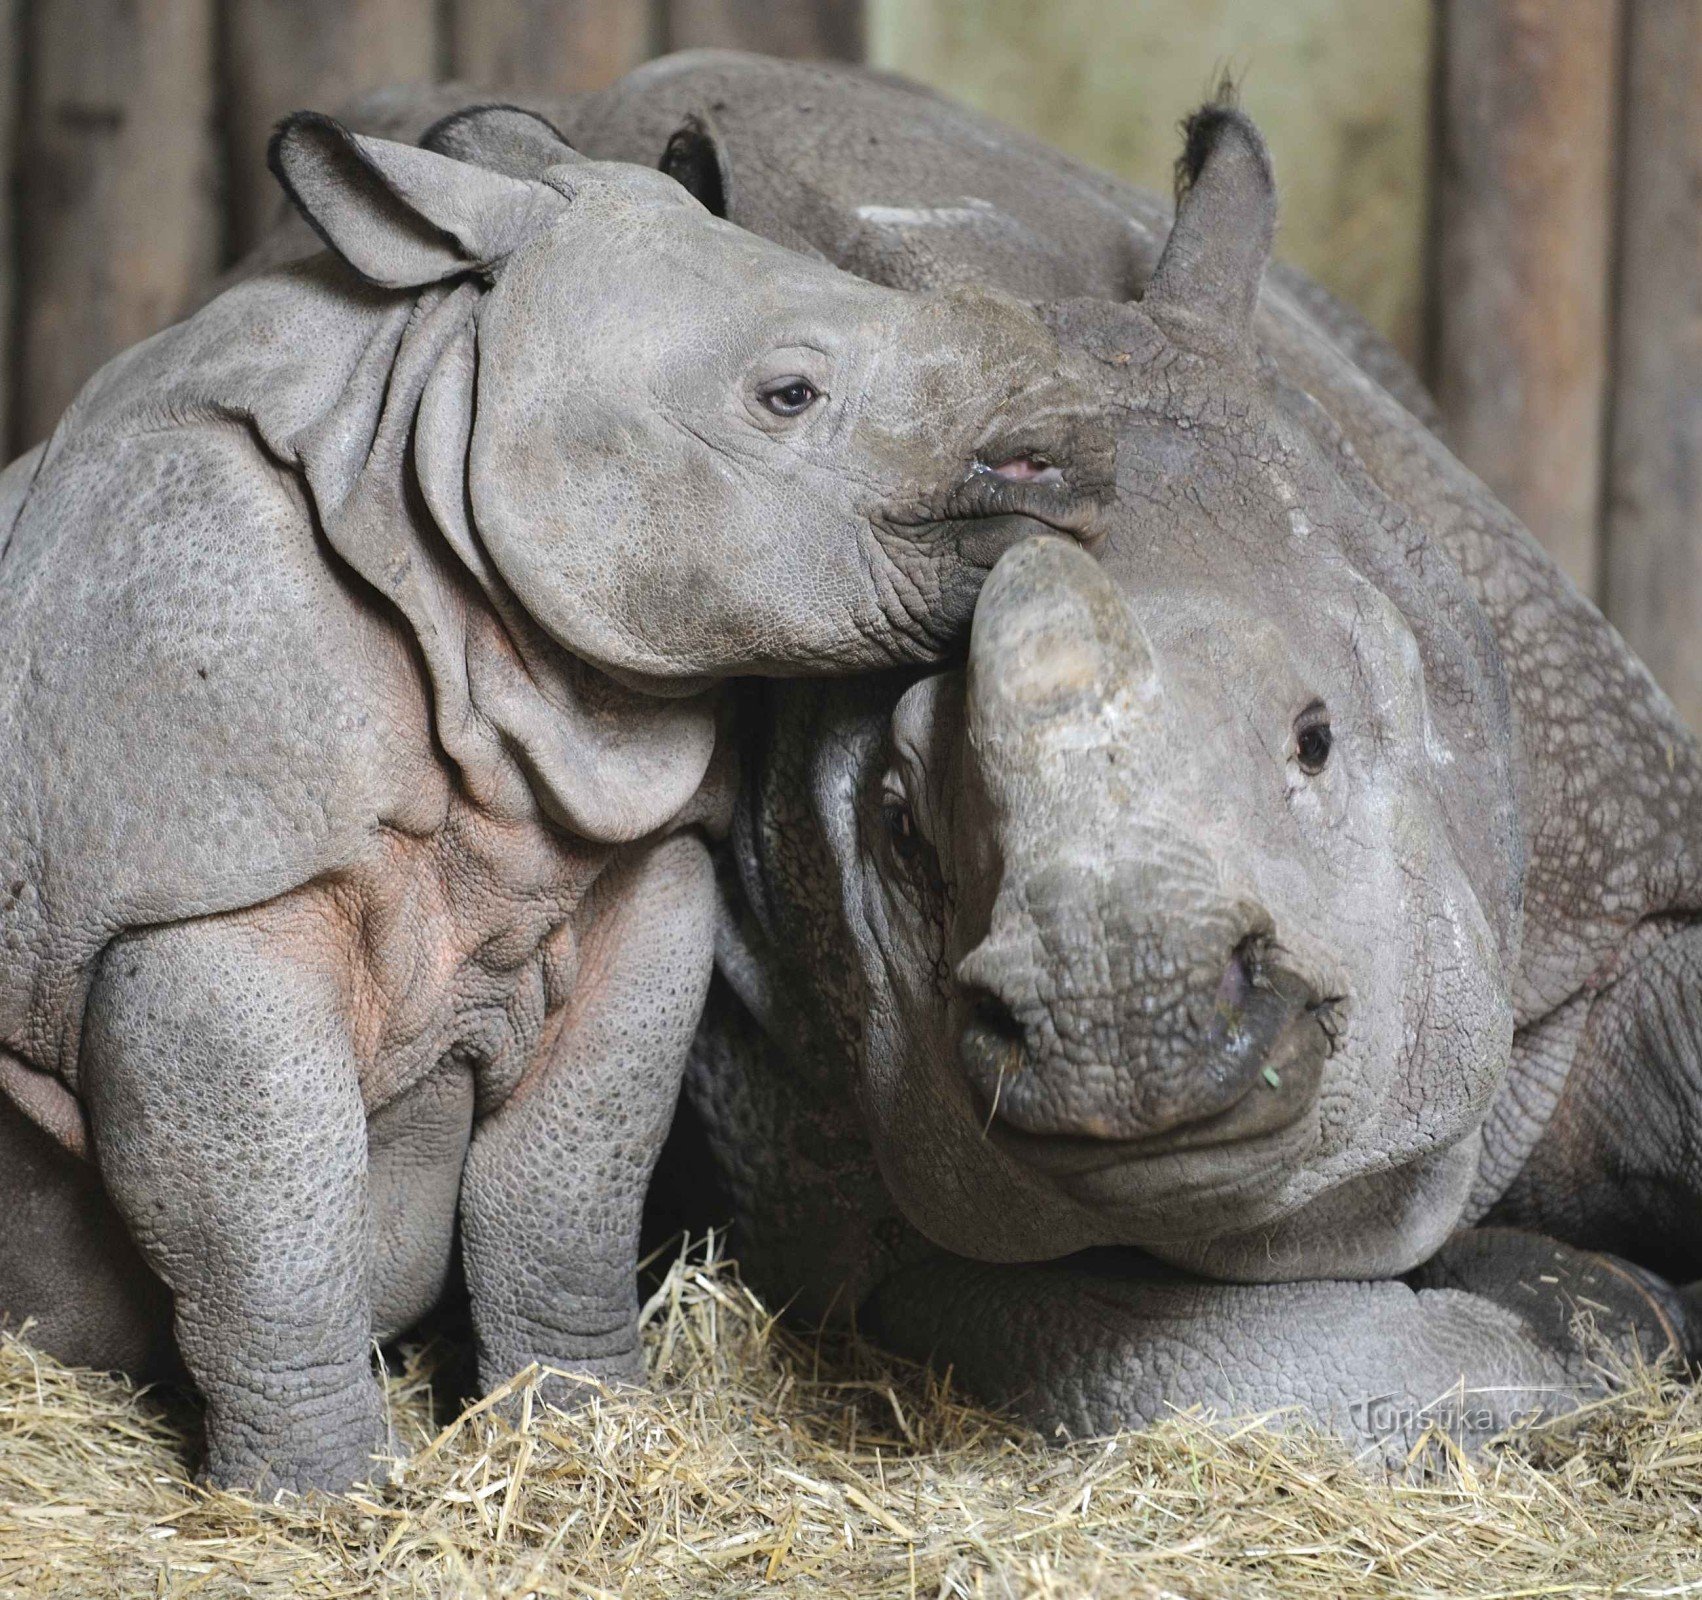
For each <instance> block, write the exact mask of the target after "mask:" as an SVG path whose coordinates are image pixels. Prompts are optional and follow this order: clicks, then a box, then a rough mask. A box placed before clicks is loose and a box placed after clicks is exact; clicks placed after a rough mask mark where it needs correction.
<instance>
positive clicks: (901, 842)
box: [880, 800, 919, 856]
mask: <svg viewBox="0 0 1702 1600" xmlns="http://www.w3.org/2000/svg"><path fill="white" fill-rule="evenodd" d="M880 820H882V822H883V824H885V826H887V837H888V839H892V848H894V849H895V851H897V853H899V854H900V856H907V854H912V853H914V851H916V846H917V843H919V836H917V832H916V812H912V810H911V809H909V805H905V803H904V802H902V800H888V802H887V803H885V805H882V809H880Z"/></svg>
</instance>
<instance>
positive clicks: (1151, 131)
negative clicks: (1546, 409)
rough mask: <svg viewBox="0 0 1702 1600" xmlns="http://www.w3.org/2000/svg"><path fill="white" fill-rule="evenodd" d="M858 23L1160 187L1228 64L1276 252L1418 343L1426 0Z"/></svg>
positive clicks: (931, 69)
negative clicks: (1274, 191)
mask: <svg viewBox="0 0 1702 1600" xmlns="http://www.w3.org/2000/svg"><path fill="white" fill-rule="evenodd" d="M868 38H869V57H870V60H871V62H873V63H874V64H875V65H878V66H882V67H888V68H891V69H893V70H894V71H898V72H904V73H907V74H909V75H910V76H912V77H916V78H920V79H922V80H924V81H925V82H927V83H930V84H933V85H934V86H935V87H936V88H939V89H941V90H944V91H945V92H946V93H949V94H951V95H954V96H956V97H957V98H959V99H961V100H965V101H967V102H969V103H970V104H971V105H974V106H977V107H979V108H980V109H982V110H984V111H987V112H990V113H991V114H992V115H994V116H997V117H999V118H1001V119H1002V120H1004V121H1006V122H1010V123H1014V124H1016V125H1017V126H1019V127H1022V128H1026V129H1028V130H1030V131H1031V132H1033V133H1036V134H1038V135H1040V136H1041V137H1042V138H1044V139H1048V140H1051V141H1052V142H1053V143H1055V144H1058V145H1060V146H1062V147H1063V148H1064V149H1066V150H1069V151H1071V152H1072V153H1073V154H1075V155H1078V156H1081V157H1083V158H1084V159H1086V160H1089V161H1092V162H1094V163H1096V164H1097V165H1099V166H1102V167H1106V168H1109V169H1110V170H1111V171H1113V172H1116V173H1118V174H1120V175H1121V176H1123V177H1126V178H1130V179H1132V180H1134V181H1135V182H1137V183H1142V184H1146V185H1148V186H1149V187H1153V188H1158V189H1163V190H1166V191H1167V190H1168V189H1169V187H1170V172H1171V167H1172V163H1173V162H1174V160H1175V156H1176V151H1177V143H1178V141H1177V133H1176V125H1177V122H1178V121H1179V120H1180V118H1181V117H1182V116H1183V115H1184V114H1185V113H1186V112H1187V111H1188V110H1190V109H1191V108H1192V107H1193V106H1195V105H1197V104H1198V103H1199V102H1200V101H1201V100H1202V99H1204V98H1205V97H1206V96H1207V94H1208V93H1209V92H1210V90H1211V88H1212V86H1213V84H1214V83H1215V82H1216V80H1217V78H1218V75H1219V74H1220V73H1221V72H1222V70H1223V69H1224V68H1225V67H1226V66H1227V67H1228V68H1229V69H1230V70H1231V72H1232V73H1233V75H1234V76H1235V77H1236V79H1237V80H1238V81H1239V82H1240V84H1241V86H1242V102H1243V104H1244V105H1245V106H1246V107H1247V109H1248V110H1249V111H1251V112H1252V113H1253V115H1254V116H1255V117H1256V118H1257V119H1258V121H1259V124H1260V126H1261V127H1262V128H1263V129H1264V131H1265V135H1266V137H1267V138H1268V139H1269V140H1270V144H1271V149H1272V152H1273V154H1274V156H1275V159H1276V167H1277V180H1278V183H1279V184H1280V186H1281V191H1282V202H1283V210H1282V231H1281V234H1280V236H1279V239H1278V246H1277V248H1278V251H1279V253H1280V254H1282V255H1283V256H1285V257H1286V258H1287V259H1288V260H1290V261H1292V262H1294V263H1295V264H1296V265H1297V266H1300V267H1302V268H1304V269H1305V270H1306V271H1308V272H1310V273H1312V274H1313V275H1314V276H1316V277H1317V278H1318V279H1319V280H1320V281H1321V282H1323V283H1325V284H1326V285H1328V286H1329V287H1330V288H1331V289H1333V290H1334V291H1335V292H1336V293H1338V294H1340V295H1341V296H1342V297H1343V298H1344V299H1346V300H1348V301H1350V302H1351V303H1352V304H1354V305H1356V306H1358V307H1359V308H1360V310H1361V311H1363V312H1364V313H1365V314H1366V315H1367V316H1368V317H1370V319H1371V320H1372V321H1373V322H1374V323H1376V325H1377V326H1378V327H1380V328H1382V329H1383V330H1384V331H1385V332H1387V333H1389V334H1390V335H1391V336H1392V337H1393V338H1394V339H1395V341H1396V343H1397V344H1399V345H1400V347H1401V348H1402V349H1403V350H1404V351H1406V352H1407V353H1408V354H1409V355H1410V354H1413V353H1415V352H1416V351H1417V349H1418V346H1419V341H1420V333H1421V327H1422V323H1423V284H1424V238H1425V232H1426V224H1427V207H1428V188H1429V173H1428V161H1429V155H1428V152H1429V145H1430V141H1429V132H1428V125H1429V116H1430V99H1431V60H1432V45H1433V40H1432V14H1431V7H1430V4H1429V0H1044V3H1041V0H868Z"/></svg>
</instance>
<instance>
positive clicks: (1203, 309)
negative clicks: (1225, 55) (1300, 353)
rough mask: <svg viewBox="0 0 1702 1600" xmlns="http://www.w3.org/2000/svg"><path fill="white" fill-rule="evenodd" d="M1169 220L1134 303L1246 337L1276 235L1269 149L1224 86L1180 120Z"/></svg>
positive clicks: (1230, 341)
mask: <svg viewBox="0 0 1702 1600" xmlns="http://www.w3.org/2000/svg"><path fill="white" fill-rule="evenodd" d="M1183 134H1184V140H1183V149H1182V155H1181V158H1180V160H1178V161H1177V163H1176V221H1175V224H1174V226H1173V227H1172V228H1171V230H1170V238H1169V239H1168V241H1166V243H1165V246H1164V253H1163V254H1162V255H1161V256H1160V257H1159V259H1158V266H1157V267H1156V268H1155V269H1154V271H1153V275H1152V282H1151V283H1149V284H1148V285H1147V291H1146V295H1145V297H1144V298H1143V300H1142V302H1141V303H1142V305H1143V306H1144V307H1145V308H1146V309H1147V311H1148V312H1149V313H1151V314H1152V315H1153V316H1155V317H1158V318H1160V319H1161V320H1162V319H1169V320H1173V321H1176V322H1181V323H1184V324H1186V325H1187V326H1189V327H1190V328H1191V329H1193V330H1196V331H1197V332H1198V333H1199V334H1201V335H1204V336H1205V337H1207V338H1209V339H1210V340H1211V341H1212V342H1214V343H1220V344H1222V345H1225V346H1239V345H1243V344H1245V343H1246V341H1247V339H1248V337H1249V334H1250V331H1251V328H1252V323H1253V312H1254V309H1255V308H1256V306H1257V305H1258V300H1259V284H1260V282H1261V280H1262V279H1263V277H1264V273H1265V264H1266V262H1268V261H1269V260H1270V254H1271V242H1272V240H1273V239H1274V238H1275V235H1276V181H1275V179H1274V178H1273V176H1272V174H1271V157H1270V152H1269V150H1267V149H1266V148H1265V141H1264V138H1263V136H1262V135H1261V134H1260V133H1259V130H1258V129H1257V128H1256V127H1255V126H1254V125H1253V122H1252V119H1251V118H1250V117H1248V116H1247V115H1246V114H1245V113H1244V112H1242V111H1240V110H1239V109H1237V108H1236V107H1235V106H1233V105H1231V104H1228V103H1227V93H1226V92H1220V96H1219V98H1218V100H1216V101H1214V102H1213V103H1212V104H1210V105H1205V106H1202V107H1201V108H1200V109H1199V110H1198V111H1196V112H1195V113H1194V114H1193V115H1192V116H1191V117H1189V118H1188V120H1187V122H1186V123H1184V124H1183Z"/></svg>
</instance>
